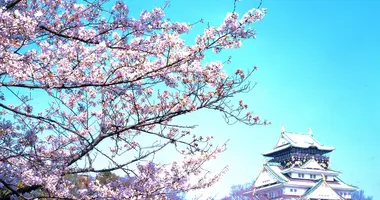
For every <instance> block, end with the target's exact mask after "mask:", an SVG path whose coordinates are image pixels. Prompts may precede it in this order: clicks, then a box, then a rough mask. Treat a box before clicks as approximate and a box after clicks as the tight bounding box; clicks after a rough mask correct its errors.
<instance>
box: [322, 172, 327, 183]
mask: <svg viewBox="0 0 380 200" xmlns="http://www.w3.org/2000/svg"><path fill="white" fill-rule="evenodd" d="M322 180H323V182H326V177H325V175H323V174H322Z"/></svg>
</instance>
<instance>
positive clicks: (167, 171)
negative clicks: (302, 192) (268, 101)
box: [0, 0, 268, 199]
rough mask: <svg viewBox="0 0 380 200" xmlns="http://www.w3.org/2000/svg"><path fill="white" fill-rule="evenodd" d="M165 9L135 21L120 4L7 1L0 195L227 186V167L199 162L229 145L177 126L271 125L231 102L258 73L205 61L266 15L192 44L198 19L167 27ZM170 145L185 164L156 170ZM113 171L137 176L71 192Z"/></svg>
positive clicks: (1, 50)
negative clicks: (212, 116) (195, 116)
mask: <svg viewBox="0 0 380 200" xmlns="http://www.w3.org/2000/svg"><path fill="white" fill-rule="evenodd" d="M235 3H236V2H235ZM165 9H166V6H163V7H157V8H154V9H153V10H151V11H142V12H141V14H140V16H139V17H137V18H134V17H133V16H131V15H130V14H129V9H128V6H127V5H126V4H125V3H124V2H122V1H117V2H109V1H107V0H83V1H79V0H28V1H26V0H2V1H0V77H1V82H0V113H1V119H0V148H1V149H0V188H1V189H0V191H1V192H0V195H2V196H1V197H0V198H3V199H12V198H14V199H15V198H23V199H33V198H47V199H48V198H55V199H60V198H62V199H97V198H101V199H105V198H111V199H112V198H122V199H141V198H148V199H159V198H165V197H166V196H167V191H178V192H186V191H189V190H195V189H200V188H205V187H209V186H211V185H212V184H213V183H215V182H216V181H218V180H219V179H220V177H221V176H222V175H223V173H225V170H222V171H221V172H218V173H211V172H209V171H207V170H206V169H204V168H203V167H202V166H203V164H204V163H205V162H207V161H209V160H211V159H214V158H215V157H216V156H217V155H218V154H219V153H221V152H223V151H224V150H225V148H226V146H225V144H222V145H213V144H212V143H211V142H212V139H213V137H212V136H200V135H194V134H193V133H192V129H193V128H195V126H192V125H184V124H180V123H177V121H176V120H175V119H176V118H178V117H179V116H183V115H190V116H191V113H193V112H197V111H199V110H206V109H208V110H213V111H217V112H219V113H221V114H222V116H223V117H224V118H225V120H226V122H227V123H231V124H232V123H235V122H242V123H245V124H247V125H257V124H267V123H268V122H267V121H266V120H261V119H260V118H259V117H258V116H255V115H253V114H252V112H249V111H248V110H247V105H246V104H245V103H244V102H243V101H240V102H236V103H235V101H234V98H233V97H234V96H235V95H236V94H240V93H243V92H248V91H249V90H250V89H252V87H253V86H254V84H250V81H249V80H248V79H249V77H250V76H251V75H252V74H253V73H254V71H255V70H256V69H257V67H252V68H251V70H247V71H243V70H241V69H238V70H236V73H233V74H228V73H226V72H225V71H224V68H223V66H224V65H225V64H226V63H227V62H229V61H230V60H229V59H226V60H225V61H212V60H209V59H206V53H207V55H208V54H218V53H220V52H221V51H224V50H225V49H231V48H239V47H240V46H241V42H242V41H243V40H245V39H252V38H255V35H256V32H255V30H254V29H253V28H252V27H251V25H252V24H253V23H254V22H256V21H259V20H261V19H262V18H263V16H264V14H265V9H261V8H257V9H251V10H249V11H248V12H247V13H245V14H244V15H242V16H241V17H239V15H238V13H236V12H235V11H233V12H231V13H228V14H227V15H226V17H225V19H224V21H223V22H222V23H221V25H220V26H216V27H214V26H208V27H207V28H206V29H205V30H204V32H203V33H202V34H200V35H199V36H197V37H196V38H195V42H193V43H192V44H188V42H186V43H185V41H184V39H183V38H184V37H182V36H183V34H186V33H188V32H189V31H190V30H191V29H192V28H193V27H194V26H196V25H197V23H193V24H190V23H184V22H171V21H169V20H167V19H166V17H165V14H164V10H165ZM233 10H235V9H233ZM189 43H191V42H189ZM147 141H148V142H150V143H148V142H147ZM168 147H173V148H174V149H176V150H177V151H178V153H179V154H181V155H183V156H182V157H183V159H181V160H176V161H173V162H172V163H155V162H154V161H153V158H154V155H156V154H158V153H159V152H161V151H162V150H163V149H164V148H168ZM99 160H101V161H99ZM99 162H101V163H100V164H99ZM104 163H106V164H104ZM115 171H118V173H122V174H124V175H125V176H129V177H133V179H131V180H133V181H131V182H130V184H121V182H120V180H119V179H115V180H114V181H112V182H110V183H107V184H100V183H99V181H97V180H96V179H89V180H88V183H86V185H87V187H84V188H81V189H78V190H72V188H74V187H75V183H74V182H75V181H73V178H71V179H70V178H67V177H73V176H80V175H83V174H96V173H103V172H115ZM194 180H195V181H194ZM73 191H74V192H73Z"/></svg>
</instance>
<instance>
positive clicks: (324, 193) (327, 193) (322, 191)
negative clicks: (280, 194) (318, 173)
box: [301, 178, 344, 200]
mask: <svg viewBox="0 0 380 200" xmlns="http://www.w3.org/2000/svg"><path fill="white" fill-rule="evenodd" d="M301 199H326V200H327V199H329V200H330V199H331V200H344V198H343V197H341V196H340V195H338V194H337V193H336V192H335V191H334V190H333V189H332V188H331V187H330V185H329V184H327V182H326V180H325V179H324V178H322V179H321V180H319V182H318V183H317V184H315V185H314V187H312V188H310V189H309V190H308V191H306V192H305V193H304V194H303V195H302V197H301Z"/></svg>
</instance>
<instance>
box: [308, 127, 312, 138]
mask: <svg viewBox="0 0 380 200" xmlns="http://www.w3.org/2000/svg"><path fill="white" fill-rule="evenodd" d="M308 132H309V135H311V136H313V131H312V130H311V128H309V129H308Z"/></svg>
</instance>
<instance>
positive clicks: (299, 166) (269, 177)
mask: <svg viewBox="0 0 380 200" xmlns="http://www.w3.org/2000/svg"><path fill="white" fill-rule="evenodd" d="M332 151H334V147H331V146H326V145H323V144H321V143H319V142H318V141H317V140H316V139H315V138H314V137H313V134H312V132H311V129H309V133H308V134H301V133H290V132H286V131H285V128H283V129H282V132H281V136H280V138H279V140H278V141H277V144H276V145H275V147H274V148H273V149H272V150H270V151H267V152H265V153H263V156H265V157H266V159H265V160H266V161H265V162H264V164H263V169H262V170H261V172H260V174H259V176H258V177H257V179H256V181H255V183H254V192H253V193H254V196H255V198H256V199H260V200H265V199H283V200H286V199H289V200H290V199H301V200H344V199H351V193H352V192H353V191H355V190H357V188H356V187H353V186H351V185H348V184H346V183H344V182H343V181H342V180H341V179H340V178H338V176H339V175H340V174H341V172H340V171H335V170H332V169H330V158H329V153H331V152H332Z"/></svg>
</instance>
